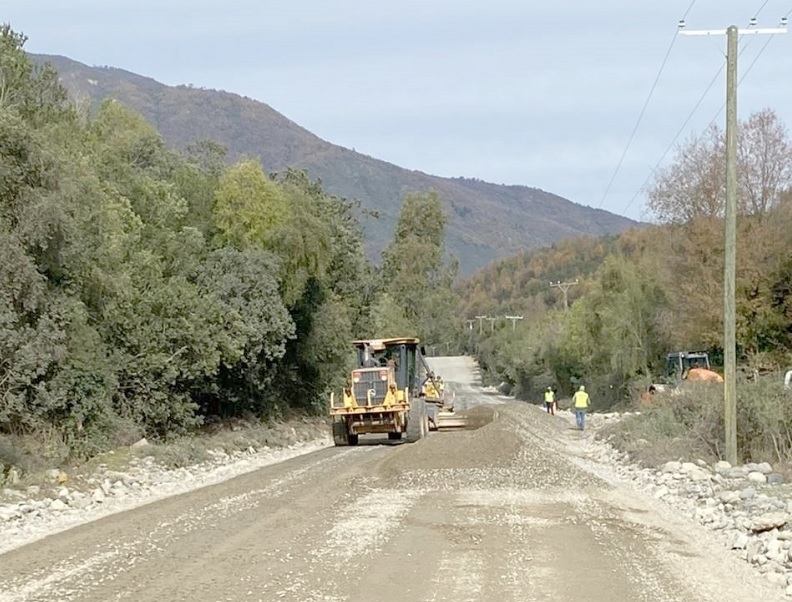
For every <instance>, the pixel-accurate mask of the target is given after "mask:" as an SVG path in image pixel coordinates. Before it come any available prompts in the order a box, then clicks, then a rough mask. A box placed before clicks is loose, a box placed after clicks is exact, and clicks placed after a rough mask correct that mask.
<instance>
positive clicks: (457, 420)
mask: <svg viewBox="0 0 792 602" xmlns="http://www.w3.org/2000/svg"><path fill="white" fill-rule="evenodd" d="M465 427H467V420H465V418H464V417H463V416H459V415H458V414H455V413H454V412H446V411H441V412H439V413H438V415H437V430H439V431H451V430H456V429H463V428H465Z"/></svg>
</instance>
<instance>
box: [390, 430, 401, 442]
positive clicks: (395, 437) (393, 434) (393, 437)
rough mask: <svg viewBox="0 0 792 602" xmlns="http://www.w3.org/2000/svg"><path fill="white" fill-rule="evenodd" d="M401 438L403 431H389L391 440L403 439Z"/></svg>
mask: <svg viewBox="0 0 792 602" xmlns="http://www.w3.org/2000/svg"><path fill="white" fill-rule="evenodd" d="M401 438H402V434H401V432H398V433H388V439H391V440H396V441H398V440H399V439H401Z"/></svg>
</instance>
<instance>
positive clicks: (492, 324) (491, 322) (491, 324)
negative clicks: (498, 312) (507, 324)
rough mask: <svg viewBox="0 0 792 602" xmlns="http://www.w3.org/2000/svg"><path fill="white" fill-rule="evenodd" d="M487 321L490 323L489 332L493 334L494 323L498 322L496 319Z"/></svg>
mask: <svg viewBox="0 0 792 602" xmlns="http://www.w3.org/2000/svg"><path fill="white" fill-rule="evenodd" d="M486 319H487V320H489V323H490V332H495V322H497V321H498V318H486Z"/></svg>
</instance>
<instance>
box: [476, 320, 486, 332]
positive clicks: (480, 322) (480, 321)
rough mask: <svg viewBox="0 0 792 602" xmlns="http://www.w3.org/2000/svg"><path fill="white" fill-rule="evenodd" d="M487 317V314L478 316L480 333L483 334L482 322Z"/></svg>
mask: <svg viewBox="0 0 792 602" xmlns="http://www.w3.org/2000/svg"><path fill="white" fill-rule="evenodd" d="M486 319H487V316H476V320H478V321H479V334H481V324H482V323H483V320H486Z"/></svg>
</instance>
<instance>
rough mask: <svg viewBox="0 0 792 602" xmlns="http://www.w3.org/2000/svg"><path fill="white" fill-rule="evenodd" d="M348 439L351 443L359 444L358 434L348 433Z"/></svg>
mask: <svg viewBox="0 0 792 602" xmlns="http://www.w3.org/2000/svg"><path fill="white" fill-rule="evenodd" d="M347 440H348V441H349V445H357V444H358V435H347Z"/></svg>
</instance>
